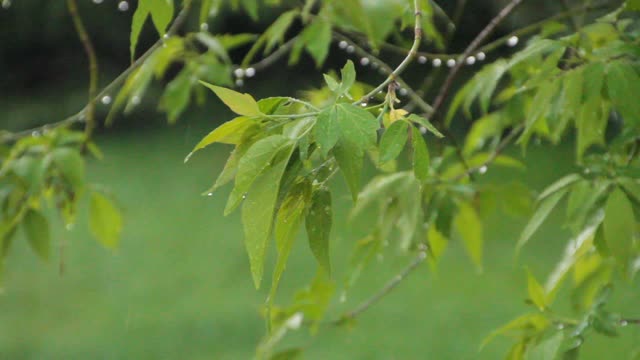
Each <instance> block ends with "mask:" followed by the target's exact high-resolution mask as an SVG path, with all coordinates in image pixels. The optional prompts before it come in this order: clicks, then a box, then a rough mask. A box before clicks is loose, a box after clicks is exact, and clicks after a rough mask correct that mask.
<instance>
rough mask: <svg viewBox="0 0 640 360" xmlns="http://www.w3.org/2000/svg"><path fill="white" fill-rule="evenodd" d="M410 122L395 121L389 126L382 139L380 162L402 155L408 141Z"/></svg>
mask: <svg viewBox="0 0 640 360" xmlns="http://www.w3.org/2000/svg"><path fill="white" fill-rule="evenodd" d="M408 128H409V124H408V123H407V122H405V121H402V120H399V121H395V122H393V123H392V124H391V126H389V128H387V130H386V131H385V132H384V134H383V135H382V139H380V158H379V161H380V163H385V162H387V161H391V160H393V159H395V158H397V157H398V155H400V153H401V152H402V149H404V145H405V144H406V143H407V130H408Z"/></svg>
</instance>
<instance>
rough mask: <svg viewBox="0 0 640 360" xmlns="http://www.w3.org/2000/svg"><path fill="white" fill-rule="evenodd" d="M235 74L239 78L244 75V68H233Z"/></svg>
mask: <svg viewBox="0 0 640 360" xmlns="http://www.w3.org/2000/svg"><path fill="white" fill-rule="evenodd" d="M233 75H235V77H237V78H242V77H244V69H242V68H237V69H235V70H233Z"/></svg>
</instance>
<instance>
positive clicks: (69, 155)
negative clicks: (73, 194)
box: [50, 147, 84, 187]
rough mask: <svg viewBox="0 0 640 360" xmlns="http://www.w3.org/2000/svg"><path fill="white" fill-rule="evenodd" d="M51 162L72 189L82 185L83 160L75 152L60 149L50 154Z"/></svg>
mask: <svg viewBox="0 0 640 360" xmlns="http://www.w3.org/2000/svg"><path fill="white" fill-rule="evenodd" d="M50 156H51V160H52V161H53V163H54V164H55V166H56V168H57V169H58V170H59V171H60V173H61V174H62V176H63V177H64V178H65V179H66V180H67V181H68V182H69V184H70V185H71V186H73V187H81V186H82V184H83V183H84V160H83V159H82V156H81V155H80V153H79V152H78V151H77V150H74V149H71V148H67V147H62V148H57V149H55V150H53V151H52V152H51V155H50Z"/></svg>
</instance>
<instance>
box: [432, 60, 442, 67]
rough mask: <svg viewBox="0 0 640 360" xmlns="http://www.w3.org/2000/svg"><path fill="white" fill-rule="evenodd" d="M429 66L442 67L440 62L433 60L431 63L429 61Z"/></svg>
mask: <svg viewBox="0 0 640 360" xmlns="http://www.w3.org/2000/svg"><path fill="white" fill-rule="evenodd" d="M431 65H433V67H440V65H442V60H440V59H433V61H431Z"/></svg>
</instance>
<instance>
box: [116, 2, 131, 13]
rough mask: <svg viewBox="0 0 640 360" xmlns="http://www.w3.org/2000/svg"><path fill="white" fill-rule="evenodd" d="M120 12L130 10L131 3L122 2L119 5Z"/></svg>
mask: <svg viewBox="0 0 640 360" xmlns="http://www.w3.org/2000/svg"><path fill="white" fill-rule="evenodd" d="M118 10H120V11H127V10H129V3H128V2H126V1H120V2H119V3H118Z"/></svg>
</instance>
